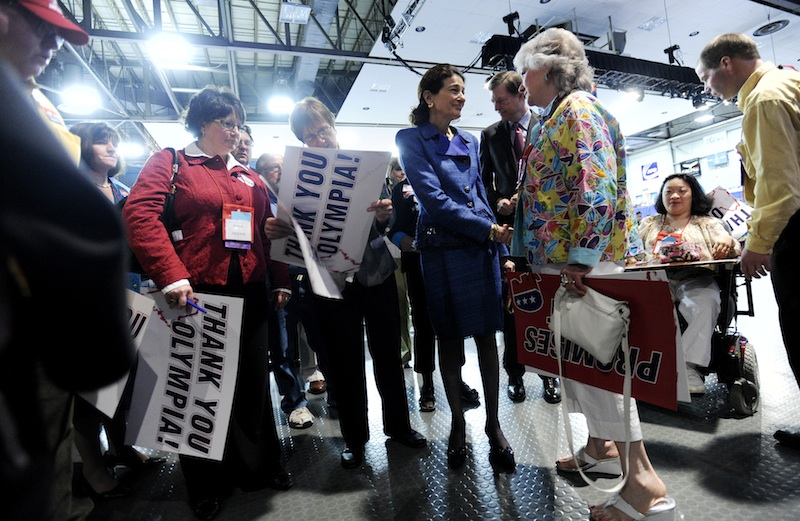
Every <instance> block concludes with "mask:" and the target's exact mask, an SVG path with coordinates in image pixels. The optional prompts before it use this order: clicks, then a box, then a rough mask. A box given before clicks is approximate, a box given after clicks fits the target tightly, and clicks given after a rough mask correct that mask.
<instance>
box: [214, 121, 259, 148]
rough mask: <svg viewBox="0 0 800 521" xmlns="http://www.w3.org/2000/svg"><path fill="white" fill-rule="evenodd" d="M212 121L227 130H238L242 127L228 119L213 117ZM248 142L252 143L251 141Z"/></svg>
mask: <svg viewBox="0 0 800 521" xmlns="http://www.w3.org/2000/svg"><path fill="white" fill-rule="evenodd" d="M214 121H215V122H217V123H219V124H220V126H221V127H222V128H224V129H225V130H227V131H228V132H239V131H240V130H241V129H242V127H241V125H239V124H237V123H234V122H233V121H231V120H229V119H215V120H214ZM250 144H251V145H252V143H250Z"/></svg>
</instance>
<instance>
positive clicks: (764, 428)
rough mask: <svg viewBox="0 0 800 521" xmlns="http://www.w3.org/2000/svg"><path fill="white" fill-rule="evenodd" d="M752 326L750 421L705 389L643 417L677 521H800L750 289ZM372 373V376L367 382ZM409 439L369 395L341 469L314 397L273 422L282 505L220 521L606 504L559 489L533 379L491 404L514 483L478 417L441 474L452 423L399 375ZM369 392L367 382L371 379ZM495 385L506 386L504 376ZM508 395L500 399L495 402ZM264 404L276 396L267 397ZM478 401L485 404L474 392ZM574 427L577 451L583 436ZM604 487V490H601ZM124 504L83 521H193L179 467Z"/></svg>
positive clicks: (575, 510) (443, 515)
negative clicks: (385, 425) (416, 442)
mask: <svg viewBox="0 0 800 521" xmlns="http://www.w3.org/2000/svg"><path fill="white" fill-rule="evenodd" d="M753 291H754V300H755V315H756V316H755V317H752V318H750V317H742V318H740V319H739V330H740V332H741V333H743V334H744V335H746V336H747V337H748V338H749V339H750V341H751V343H752V344H753V345H754V347H755V349H756V352H757V354H758V361H759V372H760V375H761V405H760V407H759V411H758V412H757V413H756V414H755V415H753V416H751V417H747V418H736V417H735V416H734V415H731V414H730V413H729V410H728V409H729V407H728V405H727V390H726V388H725V386H724V385H721V384H718V383H716V379H715V377H714V376H713V375H712V376H710V377H709V379H708V380H707V387H708V389H709V392H708V393H707V394H706V395H705V396H703V397H702V398H700V399H696V400H695V401H694V402H693V403H691V404H681V406H680V407H679V410H678V411H677V412H674V411H669V410H664V409H660V408H655V407H652V406H648V405H646V404H640V416H641V420H642V428H643V431H644V439H645V446H646V448H647V451H648V453H649V455H650V458H651V460H652V462H653V465H654V467H655V469H656V471H657V472H658V474H659V475H660V477H661V478H662V479H663V480H664V482H665V483H666V485H667V487H668V490H669V495H670V496H672V497H674V498H675V499H676V500H677V502H678V516H677V517H676V518H677V519H683V520H684V521H712V520H713V521H719V520H725V521H751V520H753V519H762V520H770V521H780V520H785V521H796V520H797V519H800V452H795V451H791V450H786V449H783V448H782V447H779V446H777V445H776V443H775V442H774V440H773V439H772V433H773V432H774V431H775V430H776V429H778V428H783V427H790V428H791V427H794V428H800V392H799V391H798V387H797V385H796V384H795V381H794V379H793V377H792V375H791V372H790V370H789V368H788V365H787V362H786V355H785V352H784V350H783V343H782V341H781V338H780V330H779V328H778V318H777V309H776V305H775V302H774V298H773V296H772V290H771V286H770V283H769V281H768V280H763V279H762V280H760V281H755V282H754V284H753ZM369 373H370V371H368V374H369ZM405 375H406V383H407V388H408V403H409V407H410V410H411V422H412V426H413V427H414V428H415V429H417V430H418V431H420V432H421V433H422V434H423V435H425V436H426V437H427V438H428V442H429V445H428V447H427V448H425V449H421V450H414V449H409V448H406V447H404V446H402V445H399V444H397V443H394V442H391V441H388V438H387V437H386V436H384V435H383V429H382V422H381V408H380V398H379V396H378V394H377V390H376V389H375V387H374V384H373V382H372V381H370V395H369V402H370V413H369V414H370V430H371V433H372V437H371V440H370V441H369V443H368V444H367V446H366V454H365V463H364V465H363V466H362V467H361V468H359V469H355V470H344V469H342V468H341V467H340V466H339V453H340V451H341V450H342V448H343V447H344V443H343V440H342V438H341V433H340V432H339V425H338V421H337V419H336V415H335V410H331V409H330V408H328V406H327V405H326V402H325V400H324V395H323V396H311V395H309V409H311V411H312V412H313V413H314V415H315V416H316V419H315V423H314V425H313V427H311V428H309V429H306V430H302V431H298V430H293V429H290V428H289V427H288V425H287V420H286V416H285V415H284V414H283V413H281V412H280V411H279V410H278V409H277V408H276V410H275V415H276V421H277V423H278V434H279V436H280V437H281V439H282V443H283V453H284V458H285V466H286V468H287V470H289V471H290V472H291V473H292V474H293V476H294V479H295V482H296V484H295V486H294V487H293V488H292V489H291V490H289V491H288V492H273V491H261V492H250V493H245V492H241V491H237V492H236V493H234V495H233V497H231V498H230V499H229V500H227V501H226V502H225V503H224V505H223V510H222V513H221V514H220V516H219V517H218V519H220V520H248V521H256V520H304V519H324V520H326V521H335V520H362V519H363V520H376V521H386V520H389V519H397V520H428V519H434V520H456V519H464V520H467V519H469V520H477V519H485V520H511V519H531V520H586V519H588V518H589V509H588V505H590V504H596V503H599V502H600V501H601V500H602V499H603V498H604V494H603V493H601V492H598V491H596V490H594V489H591V488H590V487H587V486H585V485H584V484H582V483H579V482H574V481H571V480H568V479H565V478H564V477H562V476H560V475H558V474H557V473H556V472H555V470H554V462H555V460H556V459H557V458H559V457H561V456H563V455H565V454H566V452H567V450H568V449H567V444H566V439H565V435H564V423H563V419H562V418H561V416H560V408H561V406H554V405H549V404H547V403H545V402H544V400H542V399H541V394H542V386H541V381H540V379H539V377H538V376H537V375H536V374H533V373H528V374H526V375H525V384H526V387H527V390H528V398H527V400H526V401H525V402H524V403H520V404H512V403H511V402H510V401H509V400H508V398H507V397H506V396H505V393H504V392H501V397H500V414H501V418H500V420H501V424H502V425H503V428H504V430H505V433H506V436H507V437H508V439H509V441H510V442H511V444H512V446H513V447H514V451H515V453H516V460H517V472H516V474H513V475H500V476H495V475H494V474H493V472H492V469H491V466H490V465H489V461H488V452H489V445H488V441H487V439H486V436H485V435H484V434H483V424H484V421H485V414H484V409H483V407H482V406H481V407H478V408H476V409H472V410H469V411H468V412H466V418H467V423H468V425H467V428H468V435H467V442H468V449H469V451H470V452H469V456H468V459H467V464H466V466H465V467H464V468H463V469H461V470H460V471H451V470H449V469H448V468H447V466H446V454H445V452H446V449H447V437H448V434H449V429H450V420H449V410H448V409H447V402H446V400H445V398H444V391H443V388H442V385H441V380H440V379H439V377H438V375H437V376H436V378H437V379H436V398H437V410H436V411H435V412H433V413H420V412H418V411H417V406H416V404H417V398H418V397H419V382H418V381H417V378H416V376H415V374H414V373H413V371H412V370H411V369H406V370H405ZM463 375H464V379H465V380H466V381H467V382H468V383H469V384H470V385H472V386H473V387H476V388H477V389H479V390H481V386H480V374H479V372H478V369H477V356H476V354H475V347H474V344H472V343H470V342H468V343H467V364H466V366H465V367H464V372H463ZM370 378H371V375H370ZM501 383H502V384H505V378H504V376H501ZM503 390H504V387H503V389H501V391H503ZM272 392H273V394H272V400H273V404H277V403H279V401H280V396H279V395H278V394H277V390H276V388H275V386H274V385H273V391H272ZM481 395H483V392H482V391H481ZM579 420H580V417H576V418H575V419H574V420H573V422H572V423H573V428H574V429H575V435H576V437H577V438H576V443H580V442H579V441H577V440H581V439H583V440H585V438H586V427H585V423H583V424H581V422H580V421H579ZM601 482H602V483H603V484H604V485H606V486H609V485H611V484H613V483H614V481H613V480H601ZM129 485H131V486H132V487H133V488H134V489H135V492H134V494H133V495H131V496H129V497H127V498H123V499H117V500H109V501H106V502H103V503H101V504H98V505H97V506H96V508H95V511H94V512H93V514H92V516H91V519H98V520H112V521H115V520H153V521H155V520H183V519H192V518H193V516H192V513H191V511H190V509H189V507H188V505H187V502H186V491H185V488H184V484H183V477H182V475H181V471H180V465H179V464H178V463H177V458H175V456H174V455H170V457H169V460H168V463H167V464H166V465H164V466H163V467H161V468H160V469H159V470H157V471H152V472H151V473H150V474H146V475H142V476H138V477H135V478H134V477H131V478H130V480H129Z"/></svg>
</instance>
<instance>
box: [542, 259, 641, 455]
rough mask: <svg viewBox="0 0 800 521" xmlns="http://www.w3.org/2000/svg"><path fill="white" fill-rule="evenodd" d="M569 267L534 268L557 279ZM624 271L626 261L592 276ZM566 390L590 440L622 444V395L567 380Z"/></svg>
mask: <svg viewBox="0 0 800 521" xmlns="http://www.w3.org/2000/svg"><path fill="white" fill-rule="evenodd" d="M565 265H566V263H557V264H543V265H539V266H531V270H532V271H533V272H534V273H549V274H554V275H557V274H559V273H560V272H561V269H562V268H563V267H564V266H565ZM624 268H625V262H624V261H618V262H601V263H599V264H598V265H597V266H595V267H594V268H592V272H591V273H590V276H602V275H610V274H614V273H621V272H622V271H623V270H624ZM562 385H563V386H564V389H566V396H567V400H566V406H567V412H568V413H570V412H579V413H582V414H583V415H584V416H586V423H587V425H588V426H589V436H591V437H593V438H599V439H602V440H613V441H622V442H624V441H625V440H626V435H625V416H624V414H625V408H624V404H623V400H622V395H621V394H617V393H612V392H610V391H606V390H603V389H599V388H597V387H592V386H591V385H586V384H584V383H580V382H576V381H574V380H567V379H564V381H563V382H562ZM630 411H631V420H630V430H631V438H630V439H631V441H639V440H641V439H642V426H641V424H640V423H639V409H638V408H637V407H636V400H634V399H633V398H631V405H630Z"/></svg>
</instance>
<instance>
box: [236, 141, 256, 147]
mask: <svg viewBox="0 0 800 521" xmlns="http://www.w3.org/2000/svg"><path fill="white" fill-rule="evenodd" d="M239 146H240V147H241V146H245V147H247V148H251V147H252V146H253V142H252V141H248V140H247V139H243V140H241V141H239Z"/></svg>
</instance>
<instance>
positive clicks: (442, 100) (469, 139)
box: [396, 64, 515, 473]
mask: <svg viewBox="0 0 800 521" xmlns="http://www.w3.org/2000/svg"><path fill="white" fill-rule="evenodd" d="M417 97H418V99H419V105H418V106H417V107H416V108H415V109H414V110H413V111H412V112H411V123H412V125H414V127H413V128H408V129H404V130H401V131H400V132H398V133H397V137H396V142H397V147H398V149H399V151H400V162H401V163H402V165H403V170H405V172H406V175H407V176H408V180H409V181H410V182H411V186H412V187H413V188H414V193H415V194H416V195H417V197H418V199H419V202H420V214H419V219H418V221H417V237H416V249H417V250H418V251H419V252H420V254H421V263H422V271H423V279H424V281H425V290H426V293H427V297H428V308H429V311H430V316H431V321H432V323H433V328H434V330H435V332H436V335H437V336H438V337H439V366H440V369H441V372H442V380H443V381H444V388H445V393H446V395H447V400H448V402H449V404H450V409H451V411H452V426H451V431H450V440H449V442H448V449H447V463H448V465H449V466H450V467H451V468H459V467H461V466H463V465H464V462H465V460H466V454H467V451H466V423H465V421H464V413H463V410H462V408H461V405H462V398H461V393H460V387H461V365H462V363H463V362H462V360H463V357H464V338H466V337H469V336H472V337H473V338H474V340H475V344H476V345H477V347H478V361H479V364H480V369H481V379H482V380H483V389H484V393H485V397H486V434H487V435H488V437H489V444H490V446H491V452H490V455H489V456H490V457H489V460H490V462H491V464H492V466H493V467H494V469H495V470H496V471H499V472H509V473H510V472H514V469H515V461H514V451H513V450H512V449H511V447H510V446H509V444H508V441H507V440H506V438H505V435H504V434H503V431H502V429H501V428H500V422H499V420H498V416H497V408H498V401H497V400H498V388H499V387H498V386H499V378H500V377H499V363H498V358H497V343H496V341H495V332H496V331H498V330H500V329H502V327H503V313H502V297H501V284H500V263H499V257H500V256H501V255H507V254H508V252H507V248H506V247H505V244H508V243H509V242H510V240H511V235H512V233H513V230H512V229H511V228H509V227H508V226H507V225H503V226H500V225H498V224H497V223H496V222H495V218H494V214H493V213H492V210H491V208H489V205H488V203H487V198H486V190H485V188H484V186H483V183H482V182H481V177H480V173H479V171H478V143H477V140H476V138H475V137H474V136H472V135H470V134H468V133H467V132H464V131H460V130H458V129H457V128H455V127H452V126H451V125H450V123H451V122H452V121H453V120H455V119H458V118H460V117H461V110H462V108H463V107H464V101H465V97H464V76H463V75H462V74H461V73H460V72H459V71H458V70H456V69H455V68H454V67H453V66H451V65H447V64H441V65H436V66H435V67H433V68H432V69H430V70H429V71H428V72H426V73H425V75H424V76H423V77H422V79H421V80H420V83H419V86H418V87H417Z"/></svg>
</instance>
